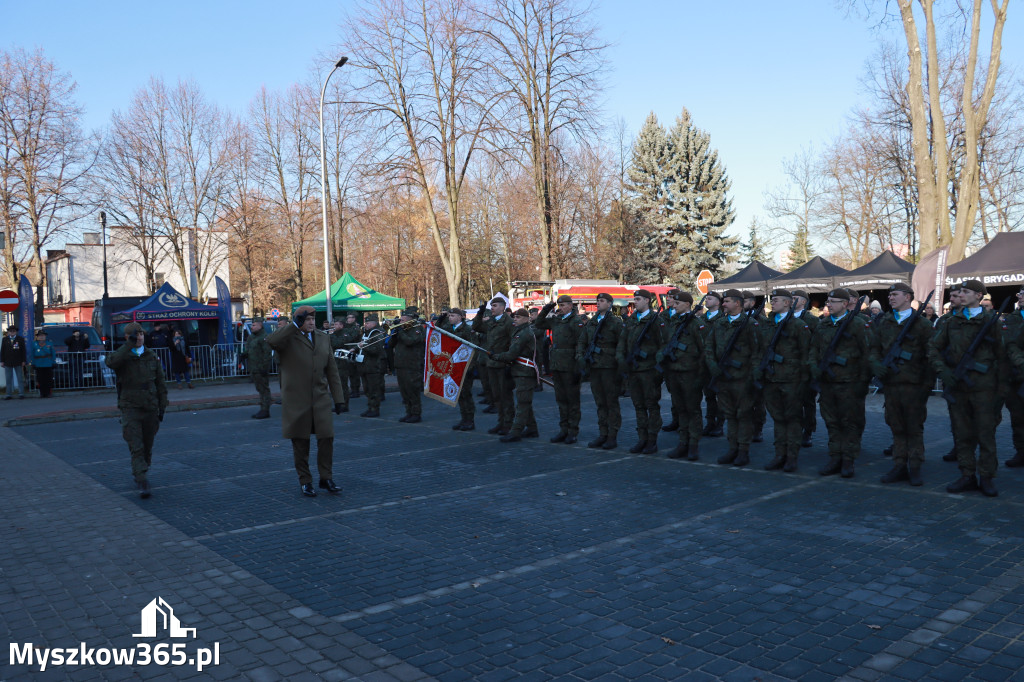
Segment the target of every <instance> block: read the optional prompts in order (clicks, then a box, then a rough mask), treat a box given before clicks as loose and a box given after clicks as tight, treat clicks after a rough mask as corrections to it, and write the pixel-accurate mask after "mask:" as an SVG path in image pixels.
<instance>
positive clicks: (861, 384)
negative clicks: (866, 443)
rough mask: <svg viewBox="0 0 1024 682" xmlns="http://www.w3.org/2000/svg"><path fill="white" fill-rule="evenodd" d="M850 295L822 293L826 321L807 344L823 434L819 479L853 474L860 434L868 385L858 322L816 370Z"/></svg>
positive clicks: (864, 345)
mask: <svg viewBox="0 0 1024 682" xmlns="http://www.w3.org/2000/svg"><path fill="white" fill-rule="evenodd" d="M849 303H850V293H849V292H848V291H847V290H846V289H833V290H832V291H830V292H829V293H828V301H827V302H826V305H827V306H828V311H829V316H828V317H826V318H825V319H823V320H821V324H819V325H818V329H817V331H816V332H815V334H814V337H813V338H812V341H811V353H810V358H809V362H810V372H811V379H812V380H814V381H817V382H818V392H819V394H820V396H821V397H820V399H819V400H820V403H821V418H822V419H823V420H824V421H825V426H826V428H827V429H828V454H829V461H828V463H827V464H826V465H825V466H824V467H822V469H821V470H820V471H819V472H818V473H819V474H821V475H822V476H831V475H833V474H838V473H840V472H841V473H842V476H843V478H852V477H853V476H854V474H855V466H854V462H855V461H856V460H857V456H858V455H859V454H860V442H861V436H862V435H863V434H864V423H865V422H864V420H865V417H864V400H865V398H866V397H867V387H868V382H869V381H870V380H871V365H870V363H869V349H868V331H867V325H866V324H865V323H864V321H863V320H858V319H854V320H851V321H850V323H849V324H848V325H847V327H846V334H844V335H843V336H842V338H840V339H839V341H838V343H837V344H836V346H835V349H834V352H833V353H832V355H831V357H830V358H828V362H827V364H826V369H825V370H824V371H823V370H821V366H822V359H823V357H824V355H825V354H826V352H827V349H828V347H829V345H830V344H831V343H832V339H833V338H834V337H835V335H836V334H837V333H838V332H839V328H840V326H842V323H843V320H844V318H846V316H847V315H852V314H855V313H852V312H850V311H849V310H848V307H849Z"/></svg>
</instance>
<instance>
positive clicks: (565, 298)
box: [555, 294, 572, 303]
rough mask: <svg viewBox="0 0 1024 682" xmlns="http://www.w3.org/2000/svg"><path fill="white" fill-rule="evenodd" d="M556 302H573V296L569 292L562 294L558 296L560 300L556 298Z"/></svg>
mask: <svg viewBox="0 0 1024 682" xmlns="http://www.w3.org/2000/svg"><path fill="white" fill-rule="evenodd" d="M555 303H572V296H570V295H569V294H562V295H561V296H559V297H558V300H556V301H555Z"/></svg>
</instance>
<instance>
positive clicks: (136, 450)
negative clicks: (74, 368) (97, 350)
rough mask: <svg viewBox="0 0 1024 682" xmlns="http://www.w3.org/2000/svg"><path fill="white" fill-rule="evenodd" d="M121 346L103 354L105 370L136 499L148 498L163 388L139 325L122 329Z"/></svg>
mask: <svg viewBox="0 0 1024 682" xmlns="http://www.w3.org/2000/svg"><path fill="white" fill-rule="evenodd" d="M124 339H125V344H124V345H123V346H121V347H120V348H118V349H117V350H116V351H114V352H113V353H110V354H109V355H107V359H106V361H105V362H106V363H107V367H109V368H110V369H112V370H114V373H115V374H116V375H117V386H118V392H117V407H118V409H119V410H121V435H122V436H123V437H124V440H125V442H126V443H128V449H129V450H130V451H131V453H132V477H133V478H134V479H135V485H136V487H137V488H138V489H139V497H142V498H147V497H149V496H150V489H149V480H148V478H147V475H146V474H147V472H148V471H149V467H150V465H151V464H152V463H153V441H155V440H156V433H157V431H159V430H160V422H162V421H163V420H164V410H166V409H167V385H166V384H165V383H164V370H163V368H162V367H161V366H160V358H158V357H157V354H156V353H155V352H154V351H153V349H152V348H146V335H145V332H144V331H143V329H142V325H141V324H139V323H138V322H132V323H131V324H129V325H128V326H126V327H125V329H124Z"/></svg>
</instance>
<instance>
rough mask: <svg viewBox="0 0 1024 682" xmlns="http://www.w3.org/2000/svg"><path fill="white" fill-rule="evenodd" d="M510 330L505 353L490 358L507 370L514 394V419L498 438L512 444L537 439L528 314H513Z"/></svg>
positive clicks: (534, 370)
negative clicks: (507, 429)
mask: <svg viewBox="0 0 1024 682" xmlns="http://www.w3.org/2000/svg"><path fill="white" fill-rule="evenodd" d="M514 317H515V321H514V328H513V329H512V335H511V337H510V338H509V345H508V349H507V350H505V351H503V352H500V353H494V354H492V355H491V358H492V359H493V360H494V361H495V362H500V363H502V364H503V365H505V366H508V365H511V369H510V370H509V372H510V374H511V375H512V381H513V382H514V383H515V390H516V410H515V418H514V420H513V422H512V426H511V428H510V429H509V432H508V433H506V434H505V435H503V436H502V437H501V442H502V443H514V442H516V441H518V440H521V439H522V438H531V437H534V436H538V435H540V433H539V432H538V430H537V420H536V419H535V418H534V416H533V393H534V390H533V388H534V386H535V385H536V383H537V357H536V356H537V339H536V337H534V335H533V330H532V329H531V328H530V313H529V312H528V311H527V310H526V309H525V308H520V309H519V310H517V311H516V313H515V316H514Z"/></svg>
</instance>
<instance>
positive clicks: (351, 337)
mask: <svg viewBox="0 0 1024 682" xmlns="http://www.w3.org/2000/svg"><path fill="white" fill-rule="evenodd" d="M344 330H345V335H344V342H345V343H346V344H353V345H347V346H345V347H346V348H348V349H352V348H355V345H354V344H356V343H358V342H359V340H360V339H361V338H363V330H362V329H361V328H360V327H359V322H357V321H356V314H355V313H349V314H348V315H346V316H345V327H344ZM346 371H347V372H348V382H349V384H350V385H351V386H350V388H351V390H350V391H349V393H348V398H349V399H352V398H358V397H359V396H361V395H362V393H361V392H360V390H359V372H358V368H357V367H356V366H355V365H354V364H352V363H351V362H349V363H348V365H347V370H346Z"/></svg>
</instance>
